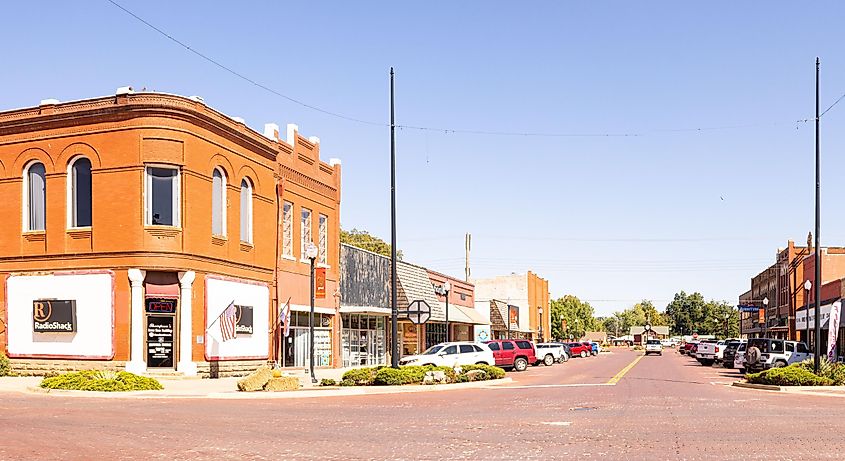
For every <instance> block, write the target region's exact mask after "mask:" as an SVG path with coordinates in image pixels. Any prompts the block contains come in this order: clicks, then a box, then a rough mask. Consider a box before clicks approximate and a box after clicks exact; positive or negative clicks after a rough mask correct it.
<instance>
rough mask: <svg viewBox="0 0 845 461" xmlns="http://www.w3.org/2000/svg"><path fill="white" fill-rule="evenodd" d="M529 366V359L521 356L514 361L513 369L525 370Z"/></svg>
mask: <svg viewBox="0 0 845 461" xmlns="http://www.w3.org/2000/svg"><path fill="white" fill-rule="evenodd" d="M526 368H528V360H525V359H524V358H522V357H520V358H518V359H516V360H514V362H513V369H514V370H516V371H525V369H526Z"/></svg>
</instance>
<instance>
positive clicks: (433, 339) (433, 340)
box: [425, 322, 446, 349]
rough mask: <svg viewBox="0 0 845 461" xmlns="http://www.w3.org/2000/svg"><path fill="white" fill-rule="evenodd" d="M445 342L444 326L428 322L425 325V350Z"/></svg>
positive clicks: (443, 324)
mask: <svg viewBox="0 0 845 461" xmlns="http://www.w3.org/2000/svg"><path fill="white" fill-rule="evenodd" d="M443 342H446V324H445V323H434V322H428V323H426V324H425V349H428V348H429V347H431V346H434V345H435V344H439V343H443Z"/></svg>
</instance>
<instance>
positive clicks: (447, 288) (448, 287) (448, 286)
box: [443, 280, 452, 343]
mask: <svg viewBox="0 0 845 461" xmlns="http://www.w3.org/2000/svg"><path fill="white" fill-rule="evenodd" d="M450 291H452V284H451V283H449V281H448V280H446V283H444V284H443V293H444V294H445V295H446V342H447V343H448V342H449V341H451V339H450V338H451V336H452V335H450V334H449V292H450Z"/></svg>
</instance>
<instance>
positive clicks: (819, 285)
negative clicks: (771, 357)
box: [813, 57, 822, 374]
mask: <svg viewBox="0 0 845 461" xmlns="http://www.w3.org/2000/svg"><path fill="white" fill-rule="evenodd" d="M819 157H820V155H819V58H818V57H816V248H815V250H816V253H815V266H816V278H815V282H816V289H815V296H814V297H813V300H814V303H815V311H816V334H815V337H816V339H815V342H814V345H815V348H814V353H813V371H814V372H815V373H816V374H818V372H819V355H820V354H821V342H819V337H821V334H822V331H821V323H820V322H819V317H821V312H820V306H819V300H820V299H821V297H822V282H821V280H822V260H821V250H820V249H819V228H820V227H821V217H820V216H821V204H820V200H821V199H820V196H821V193H820V189H821V180H820V179H819V176H820V174H819Z"/></svg>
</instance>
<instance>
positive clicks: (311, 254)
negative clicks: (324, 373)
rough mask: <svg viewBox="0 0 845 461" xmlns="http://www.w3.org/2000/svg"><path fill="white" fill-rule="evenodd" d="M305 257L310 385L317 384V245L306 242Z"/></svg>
mask: <svg viewBox="0 0 845 461" xmlns="http://www.w3.org/2000/svg"><path fill="white" fill-rule="evenodd" d="M305 257H307V258H308V259H309V260H310V261H311V312H310V313H309V314H308V337H309V341H308V365H309V368H310V369H311V383H313V384H316V383H317V376H315V375H314V260H315V259H317V245H314V243H313V242H308V245H306V246H305Z"/></svg>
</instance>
